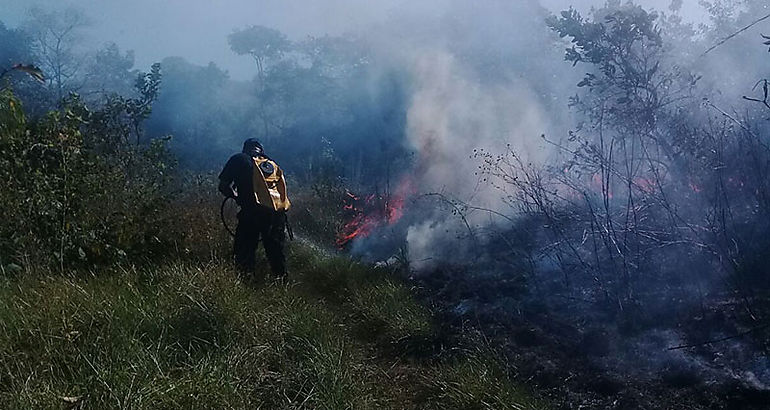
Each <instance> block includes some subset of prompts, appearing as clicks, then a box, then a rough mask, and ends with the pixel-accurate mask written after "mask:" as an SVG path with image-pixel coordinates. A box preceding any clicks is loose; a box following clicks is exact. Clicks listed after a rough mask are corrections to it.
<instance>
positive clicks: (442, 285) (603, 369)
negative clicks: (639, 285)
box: [411, 267, 770, 409]
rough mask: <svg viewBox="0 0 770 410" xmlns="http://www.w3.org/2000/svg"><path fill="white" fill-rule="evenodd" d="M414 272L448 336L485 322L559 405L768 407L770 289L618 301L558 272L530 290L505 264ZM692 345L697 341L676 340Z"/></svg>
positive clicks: (530, 379)
mask: <svg viewBox="0 0 770 410" xmlns="http://www.w3.org/2000/svg"><path fill="white" fill-rule="evenodd" d="M411 279H412V280H413V281H414V282H415V283H416V284H417V286H418V288H419V289H420V293H421V295H422V297H423V298H424V299H425V300H426V302H427V303H430V304H431V305H432V306H433V307H434V309H436V310H437V312H438V313H439V315H440V316H441V317H442V318H443V324H444V326H446V328H445V329H444V331H445V332H446V333H447V336H448V337H453V336H457V337H459V336H461V335H462V334H463V333H464V332H467V331H468V329H470V328H473V329H476V330H478V331H480V332H482V333H483V334H484V335H485V337H486V338H487V339H488V340H489V341H490V344H491V345H492V346H495V347H497V348H498V349H499V350H500V351H501V352H503V353H504V354H505V355H506V357H507V358H508V360H509V363H510V372H511V373H512V374H513V375H514V376H515V377H516V378H517V379H518V380H520V381H522V382H526V383H527V384H528V385H530V386H533V387H534V388H535V389H536V390H538V391H540V392H542V394H544V395H545V396H546V397H547V399H548V400H549V401H550V402H552V403H554V404H555V405H556V407H557V408H562V409H593V408H596V409H637V408H638V409H768V408H770V355H768V352H770V337H768V336H769V335H770V331H768V330H769V329H768V328H766V327H763V325H762V321H761V320H760V319H758V318H759V317H766V316H764V312H763V311H762V307H766V306H768V305H770V299H768V298H767V297H766V296H764V297H761V296H757V295H754V296H753V297H752V299H751V300H747V299H746V298H743V299H740V300H738V299H736V298H734V295H731V294H730V293H722V294H719V293H714V294H710V295H705V296H703V297H702V298H701V299H700V303H698V304H695V305H694V304H693V303H692V301H691V300H685V299H683V298H679V297H677V295H678V292H676V291H671V290H669V291H667V292H665V294H664V295H654V296H655V298H651V297H646V298H645V296H649V295H640V300H645V301H646V302H648V303H649V301H651V300H656V301H657V302H656V303H657V304H659V305H660V304H662V305H667V306H656V307H652V306H651V307H649V308H648V307H646V306H645V305H644V303H643V302H638V303H637V304H632V305H629V306H623V307H618V306H611V305H610V306H605V305H602V303H601V302H597V300H596V299H591V297H595V295H590V297H589V295H586V296H585V297H580V296H576V295H575V293H574V292H572V293H570V292H566V289H562V288H560V286H559V285H557V284H556V283H557V282H558V281H554V282H552V283H549V284H545V283H541V284H540V285H542V286H540V287H539V289H537V290H531V289H530V290H528V291H527V290H525V288H524V286H523V283H522V280H521V278H519V279H518V280H514V279H511V278H510V277H509V276H508V277H507V276H506V275H505V274H503V273H501V274H487V275H478V274H475V275H474V274H473V273H471V272H469V271H468V270H467V269H463V268H458V267H444V268H440V269H436V270H434V271H432V272H430V273H429V274H428V273H423V274H419V275H414V276H412V277H411ZM561 293H563V294H561ZM747 309H752V310H753V311H752V312H750V313H749V312H747ZM747 318H748V319H747ZM752 318H753V319H752ZM722 339H726V340H722ZM710 340H720V341H719V342H713V343H703V342H705V341H710ZM687 345H696V346H694V347H687V348H677V347H680V346H687ZM672 348H673V349H672Z"/></svg>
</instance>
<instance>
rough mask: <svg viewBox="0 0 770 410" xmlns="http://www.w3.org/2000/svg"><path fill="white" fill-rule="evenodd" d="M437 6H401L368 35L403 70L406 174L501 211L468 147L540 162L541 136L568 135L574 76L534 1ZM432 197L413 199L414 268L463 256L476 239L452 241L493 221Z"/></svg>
mask: <svg viewBox="0 0 770 410" xmlns="http://www.w3.org/2000/svg"><path fill="white" fill-rule="evenodd" d="M440 6H441V7H433V8H426V7H419V8H418V7H415V8H409V9H403V10H401V12H400V13H399V14H396V15H394V16H393V21H392V24H388V25H386V26H385V27H376V28H373V30H372V32H371V33H370V34H369V37H368V39H369V41H370V42H371V43H372V44H374V48H375V49H376V50H377V51H378V53H379V54H380V56H382V55H383V54H385V55H387V56H388V57H387V58H388V59H390V60H392V61H393V65H394V66H397V67H401V68H403V67H406V70H407V71H408V75H409V78H410V84H411V90H410V92H411V97H410V101H409V105H408V111H407V117H406V120H407V124H406V143H407V144H408V147H407V148H408V149H409V150H411V151H413V152H414V159H415V166H414V169H413V170H412V174H411V175H410V176H409V177H410V179H411V180H412V182H413V185H414V186H415V187H416V190H417V195H418V197H419V196H420V195H425V194H434V193H435V194H440V196H430V197H425V199H424V200H426V201H427V200H433V201H439V202H442V201H443V202H449V201H457V202H458V203H465V204H469V205H472V206H473V207H477V208H484V209H490V210H495V211H497V212H507V211H508V209H506V205H505V203H504V201H503V194H502V193H501V192H500V191H499V190H497V189H495V188H494V187H492V186H490V185H489V184H488V183H486V182H485V181H484V180H483V179H482V175H481V172H480V171H481V170H480V168H479V167H480V166H481V165H483V164H482V160H481V159H480V158H476V157H474V152H478V151H481V150H484V151H487V152H491V153H499V152H503V151H504V150H505V149H506V146H508V145H510V146H511V147H512V148H513V149H515V150H516V151H517V152H518V153H520V154H522V155H523V156H524V157H525V158H526V159H527V160H528V161H532V162H542V161H543V160H545V157H546V155H547V154H546V152H547V150H546V149H545V147H544V146H543V141H542V139H541V138H540V136H541V135H542V134H549V135H554V134H556V135H561V134H566V129H567V128H568V126H567V125H566V124H567V123H568V121H566V116H567V115H569V114H568V110H567V109H566V108H567V101H566V99H565V98H564V96H565V93H564V90H566V89H569V87H570V86H571V85H572V84H574V83H575V82H576V81H575V80H574V75H575V74H574V73H573V70H571V67H570V66H569V65H568V64H565V63H564V62H563V57H562V54H563V46H562V44H561V43H560V42H559V41H558V38H557V37H556V36H555V35H554V34H553V33H551V32H550V31H549V29H548V27H547V26H546V24H545V18H546V16H547V15H548V12H547V11H546V10H545V9H544V8H542V7H541V6H540V4H539V2H537V1H536V0H526V1H517V2H511V1H503V0H490V1H485V2H483V3H475V4H472V5H469V4H467V2H461V1H444V2H440ZM433 205H434V206H432V207H415V208H414V210H413V211H412V213H419V215H412V217H411V218H405V219H406V221H407V222H405V224H406V225H409V226H402V228H403V231H404V235H405V239H406V242H407V250H408V253H409V259H410V262H411V263H412V266H413V267H414V268H417V269H418V270H419V269H422V268H427V267H430V266H431V265H433V264H435V263H438V262H452V261H454V260H465V259H467V257H468V255H467V253H468V252H472V249H473V247H472V246H468V244H467V243H460V242H458V241H467V240H472V241H476V240H478V239H479V238H477V237H475V236H474V235H473V234H472V233H469V231H470V232H476V231H479V230H480V229H482V228H484V227H486V226H489V225H490V224H493V223H494V222H495V218H494V217H493V214H491V213H489V212H484V211H478V210H477V211H473V212H467V213H466V212H459V213H458V212H454V213H453V212H451V211H453V210H454V211H458V209H457V208H456V207H453V206H451V205H448V206H444V207H443V210H442V211H440V212H436V211H435V209H436V208H437V207H436V206H435V205H436V204H435V203H434V204H433ZM444 205H447V204H446V203H444ZM438 208H442V207H440V206H439V207H438ZM407 213H409V210H408V211H407ZM460 214H461V215H460ZM409 221H411V223H410V222H409ZM376 241H377V238H376V235H375V238H367V239H366V240H364V241H363V242H364V243H363V244H362V245H363V246H359V247H357V248H358V249H368V250H370V249H371V247H370V246H367V244H373V242H376ZM460 250H463V251H462V252H461V251H460ZM364 252H366V251H364ZM387 256H389V255H379V256H378V257H380V258H386V257H387Z"/></svg>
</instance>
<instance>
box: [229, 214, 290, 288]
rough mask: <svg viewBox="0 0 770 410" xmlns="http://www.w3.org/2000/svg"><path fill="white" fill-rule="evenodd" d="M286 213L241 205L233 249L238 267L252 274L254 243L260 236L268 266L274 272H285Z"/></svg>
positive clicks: (254, 254) (255, 259)
mask: <svg viewBox="0 0 770 410" xmlns="http://www.w3.org/2000/svg"><path fill="white" fill-rule="evenodd" d="M285 231H286V215H285V214H284V213H283V212H276V211H273V210H269V209H261V208H260V209H253V210H252V209H248V210H247V209H242V210H241V211H240V212H239V213H238V227H237V228H236V229H235V245H234V249H233V253H234V256H235V264H236V265H237V266H238V269H240V270H241V271H243V272H245V273H249V274H253V273H254V271H255V269H256V265H257V257H256V251H257V245H259V241H260V239H261V240H262V244H263V245H264V247H265V254H266V255H267V260H268V262H269V263H270V269H271V270H272V271H273V274H275V275H276V276H281V277H283V276H286V255H285V253H284V244H285V243H286V234H285Z"/></svg>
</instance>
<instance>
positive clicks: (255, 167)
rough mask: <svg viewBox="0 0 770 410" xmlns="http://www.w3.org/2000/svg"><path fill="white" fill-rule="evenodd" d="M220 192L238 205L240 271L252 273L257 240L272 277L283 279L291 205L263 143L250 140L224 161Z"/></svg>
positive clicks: (236, 246) (236, 254)
mask: <svg viewBox="0 0 770 410" xmlns="http://www.w3.org/2000/svg"><path fill="white" fill-rule="evenodd" d="M219 192H221V193H222V195H224V196H226V197H229V198H235V200H236V202H237V203H238V205H239V206H240V208H241V209H240V211H239V212H238V227H237V228H236V230H235V243H234V245H233V255H234V258H235V263H236V265H237V267H238V269H239V270H241V271H242V272H244V273H247V274H253V273H254V272H255V269H256V250H257V246H258V244H259V241H260V239H261V240H262V243H263V245H264V247H265V254H266V255H267V260H268V261H269V263H270V269H271V270H272V272H273V274H274V275H276V276H278V277H280V278H283V277H285V276H286V256H285V254H284V245H285V242H286V235H285V231H286V211H288V209H289V207H290V206H291V203H290V202H289V199H288V197H287V195H286V180H285V178H284V176H283V171H282V170H281V168H280V167H279V166H278V164H277V163H276V162H275V161H273V160H272V159H270V158H269V157H268V156H267V155H265V153H264V150H263V148H262V144H260V142H259V141H258V140H257V139H255V138H251V139H248V140H246V141H245V142H244V143H243V151H242V152H241V153H238V154H235V155H233V156H232V157H230V159H229V160H228V161H227V164H225V167H224V169H222V172H221V173H220V174H219Z"/></svg>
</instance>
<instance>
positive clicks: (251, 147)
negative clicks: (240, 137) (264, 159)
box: [243, 138, 265, 157]
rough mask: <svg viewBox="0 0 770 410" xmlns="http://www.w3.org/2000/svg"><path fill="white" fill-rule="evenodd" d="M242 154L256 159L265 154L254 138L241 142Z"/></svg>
mask: <svg viewBox="0 0 770 410" xmlns="http://www.w3.org/2000/svg"><path fill="white" fill-rule="evenodd" d="M243 153H244V154H250V155H251V156H252V157H258V156H260V155H262V154H264V153H265V151H264V149H263V148H262V144H261V143H260V142H259V140H258V139H256V138H249V139H247V140H246V141H244V142H243Z"/></svg>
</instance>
